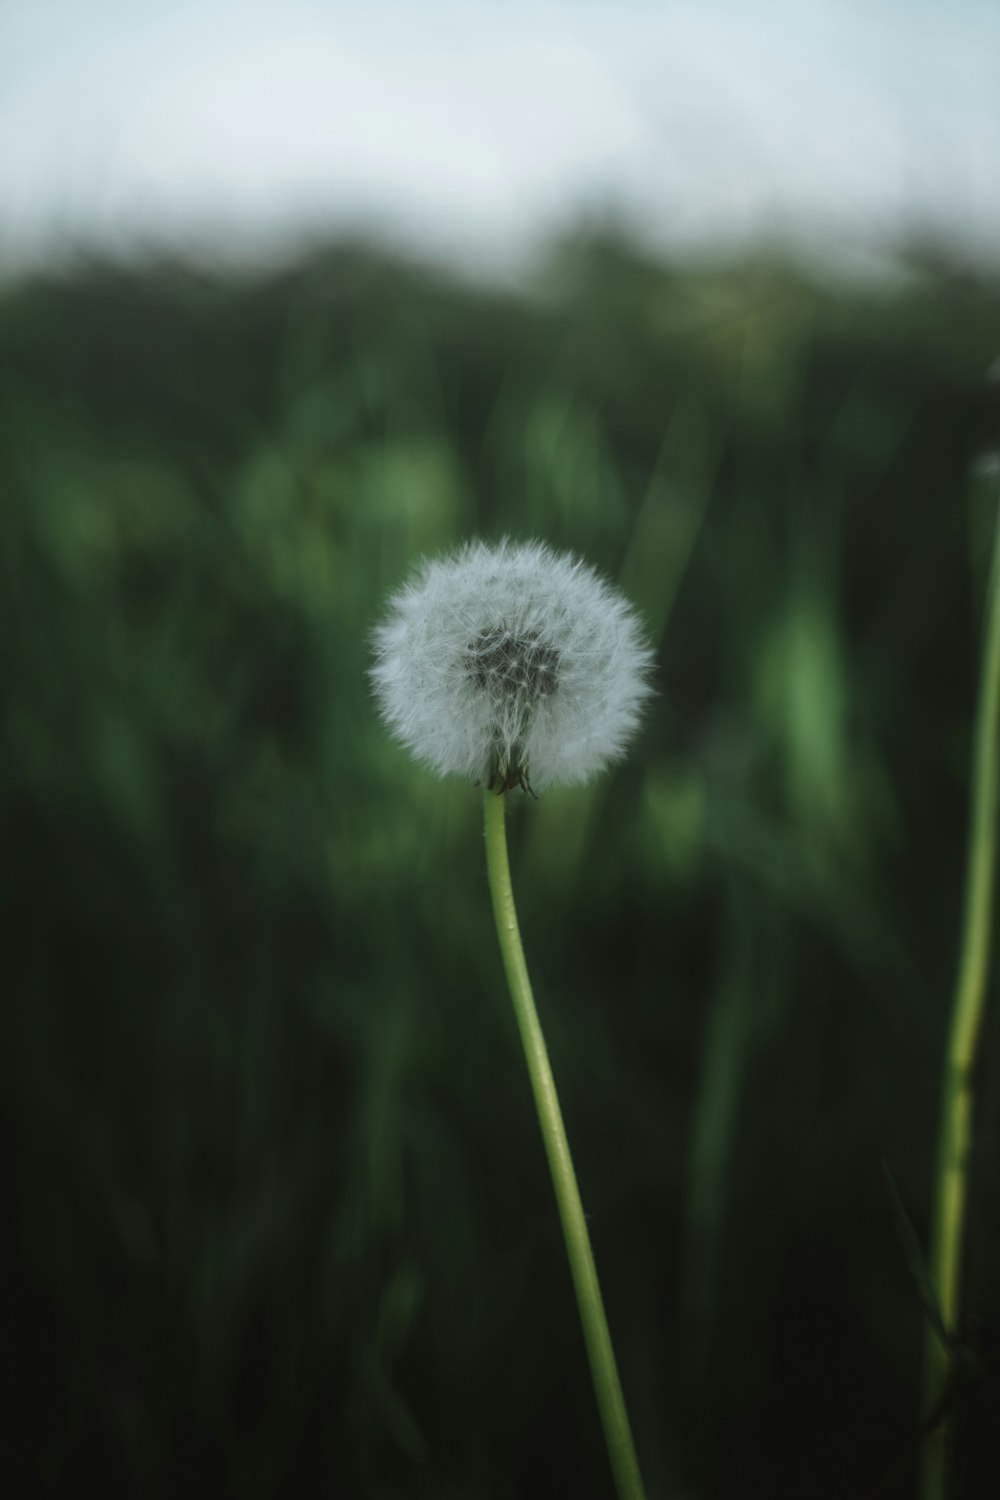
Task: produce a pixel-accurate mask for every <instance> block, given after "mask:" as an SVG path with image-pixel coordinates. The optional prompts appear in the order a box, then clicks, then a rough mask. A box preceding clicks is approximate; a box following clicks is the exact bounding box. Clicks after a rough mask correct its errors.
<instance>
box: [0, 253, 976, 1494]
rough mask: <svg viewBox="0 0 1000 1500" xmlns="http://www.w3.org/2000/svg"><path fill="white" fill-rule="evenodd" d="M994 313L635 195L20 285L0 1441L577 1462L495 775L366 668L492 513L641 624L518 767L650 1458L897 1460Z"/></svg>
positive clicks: (86, 1450)
mask: <svg viewBox="0 0 1000 1500" xmlns="http://www.w3.org/2000/svg"><path fill="white" fill-rule="evenodd" d="M998 350H1000V286H998V285H997V284H996V283H995V282H991V281H990V280H989V279H988V278H979V279H977V278H975V277H972V276H971V275H969V274H968V273H967V272H963V271H961V270H960V269H959V268H956V267H949V266H948V265H947V264H946V263H941V264H937V265H929V264H924V263H922V262H920V261H919V260H918V259H916V258H914V259H913V260H912V261H911V263H910V264H909V265H908V266H905V267H904V268H903V269H902V270H901V272H900V274H899V276H898V277H897V278H896V279H894V280H892V281H888V282H886V283H884V284H881V285H879V286H860V285H852V284H847V283H844V284H838V283H834V282H832V281H831V280H830V279H829V278H826V279H824V278H822V277H820V276H819V275H818V274H815V273H813V274H810V273H809V272H808V270H804V269H803V268H801V267H796V266H794V265H791V264H789V263H785V262H782V261H781V260H780V259H778V258H774V257H771V258H768V257H764V256H761V257H760V258H758V259H748V260H746V261H743V262H739V263H734V264H730V265H722V264H720V265H718V266H715V267H709V266H705V265H698V264H692V265H661V264H657V263H654V262H652V261H650V260H649V259H648V258H645V257H644V256H643V255H642V254H640V253H639V251H637V250H636V249H635V247H633V246H630V245H629V244H627V243H624V242H620V241H617V240H615V239H613V238H609V239H608V240H606V241H595V242H593V243H588V244H587V245H581V244H577V245H573V244H567V245H565V246H563V247H561V248H559V249H558V250H556V251H554V252H553V254H552V256H551V258H550V260H549V262H548V264H547V266H546V268H545V271H544V274H540V275H539V277H538V278H537V280H536V281H535V282H534V283H532V284H531V285H530V286H529V287H527V288H525V289H523V290H520V291H513V290H510V289H503V288H497V287H489V286H485V285H476V284H475V283H473V282H470V281H465V282H461V281H458V280H456V279H453V278H449V277H448V276H447V275H445V274H444V273H443V272H439V271H435V270H433V269H430V268H427V267H425V266H417V265H413V264H410V263H407V262H405V261H403V260H401V259H398V258H393V257H392V256H390V255H389V254H387V253H386V252H384V251H382V250H379V249H377V248H376V247H372V246H365V245H342V246H339V247H334V248H332V249H330V250H329V251H324V252H323V253H318V254H316V255H315V256H313V257H312V258H310V259H307V260H303V261H302V262H301V263H300V264H298V265H295V266H291V267H288V268H286V269H283V270H282V271H280V272H274V273H270V274H264V273H260V274H255V275H250V274H245V275H243V276H242V277H228V278H227V277H224V276H222V275H218V276H211V275H208V274H204V273H196V272H195V271H194V270H192V269H191V268H184V267H180V266H175V265H166V264H162V265H153V264H150V265H146V266H144V267H131V268H129V267H121V266H118V267H112V266H106V265H92V266H89V267H88V266H78V267H76V268H75V269H73V270H72V271H70V272H67V273H64V274H60V275H56V274H50V275H42V274H39V275H37V276H36V277H34V278H33V279H30V280H27V281H24V282H22V283H21V284H19V285H16V286H11V287H8V288H7V289H6V290H5V291H4V292H3V294H2V296H0V424H2V433H3V441H2V445H0V494H2V501H0V570H2V572H0V589H2V595H0V598H2V603H0V610H2V630H0V673H2V677H0V682H2V726H3V737H2V745H0V755H2V759H0V809H2V819H3V830H4V852H5V858H4V860H3V862H2V865H0V869H2V875H0V879H2V896H3V911H4V917H5V928H6V939H5V943H4V955H3V971H2V972H3V992H4V998H3V1003H2V1007H0V1025H2V1034H0V1082H2V1108H3V1118H4V1145H3V1162H4V1176H5V1185H6V1191H5V1194H4V1204H5V1223H4V1227H3V1234H2V1238H0V1245H2V1248H0V1256H2V1262H3V1267H4V1283H3V1284H4V1286H5V1288H6V1290H7V1304H8V1317H7V1320H6V1323H7V1327H6V1333H5V1338H4V1342H5V1346H6V1351H5V1352H6V1399H5V1402H4V1428H5V1431H4V1447H3V1453H4V1459H3V1462H4V1464H5V1467H6V1469H7V1471H8V1476H9V1480H10V1484H11V1493H24V1494H28V1493H41V1494H62V1493H76V1492H78V1490H79V1484H80V1480H81V1475H84V1474H86V1475H87V1476H88V1477H90V1478H92V1479H93V1480H94V1481H96V1482H97V1483H99V1485H100V1487H101V1489H102V1491H103V1492H104V1493H107V1494H115V1493H123V1494H135V1495H141V1496H147V1495H148V1496H158V1495H170V1494H174V1493H177V1492H178V1490H179V1489H180V1488H182V1487H183V1488H184V1490H185V1492H189V1493H201V1492H205V1493H213V1494H215V1495H234V1496H248V1497H255V1496H265V1495H272V1494H285V1493H291V1492H293V1491H294V1490H296V1489H299V1490H306V1491H307V1492H310V1493H324V1494H330V1495H337V1496H339V1495H344V1496H350V1497H355V1496H358V1497H361V1496H377V1497H386V1500H388V1497H396V1496H398V1497H404V1496H405V1497H412V1496H433V1497H437V1496H442V1497H447V1496H455V1497H459V1496H461V1497H463V1500H469V1497H474V1496H481V1497H483V1500H503V1497H506V1496H509V1497H514V1496H517V1497H522V1496H523V1497H530V1496H533V1495H536V1494H537V1495H542V1494H552V1493H564V1494H572V1495H574V1496H579V1497H581V1500H586V1497H595V1500H596V1497H603V1496H606V1495H607V1494H608V1493H609V1485H610V1478H609V1475H608V1473H607V1470H606V1467H605V1463H606V1461H605V1458H604V1455H603V1451H602V1446H601V1441H600V1435H599V1432H598V1431H597V1424H596V1422H595V1413H594V1410H593V1405H592V1403H593V1397H592V1394H591V1392H590V1389H589V1385H588V1377H587V1373H586V1367H585V1361H584V1358H583V1350H582V1344H581V1340H580V1335H579V1332H578V1329H577V1326H576V1321H575V1318H576V1315H575V1309H574V1306H573V1302H572V1293H571V1289H570V1285H569V1278H568V1274H567V1271H566V1267H565V1265H564V1263H563V1252H562V1247H561V1242H560V1238H559V1232H558V1227H557V1222H556V1218H555V1213H554V1209H553V1205H552V1202H551V1194H550V1188H549V1184H548V1181H547V1178H546V1170H545V1163H544V1158H543V1155H542V1152H541V1148H540V1143H539V1141H538V1140H537V1133H536V1127H535V1123H534V1119H533V1115H532V1106H531V1100H530V1096H529V1092H528V1088H527V1081H526V1079H525V1077H524V1073H523V1065H522V1063H521V1060H520V1058H519V1056H518V1052H517V1042H516V1036H515V1033H514V1028H513V1022H512V1017H511V1016H510V1015H509V1014H508V1010H509V1007H508V1003H507V1001H506V998H505V993H504V989H503V982H502V977H501V973H500V966H499V959H498V955H497V952H496V946H495V937H494V935H493V933H492V931H491V926H490V917H489V909H488V900H487V894H486V887H485V876H484V873H483V864H482V851H481V848H480V835H479V811H480V809H479V800H478V796H477V794H476V793H475V791H474V790H473V789H471V788H468V787H465V786H463V785H461V784H458V783H449V784H445V783H438V782H436V781H435V780H433V779H432V778H431V777H430V776H429V775H427V774H425V773H424V772H423V771H422V770H420V768H418V767H416V766H414V765H413V764H411V763H410V761H409V760H408V758H407V757H406V756H405V754H404V753H402V752H401V751H399V750H398V749H397V748H396V747H395V746H394V745H393V744H391V743H390V742H389V741H388V740H387V739H386V737H385V736H384V734H383V732H382V731H381V729H380V728H379V726H378V724H377V722H376V720H375V717H374V714H373V711H372V707H371V703H370V700H369V695H368V692H367V689H366V682H365V671H366V666H367V663H368V651H369V641H368V633H369V631H370V627H371V625H372V623H373V622H374V620H375V619H376V617H377V615H378V613H379V611H380V609H381V607H382V602H383V599H384V596H385V594H386V591H387V590H388V589H390V588H391V587H394V586H395V585H396V584H397V583H398V582H399V581H400V579H401V578H402V577H403V576H404V575H405V572H406V571H407V569H408V567H409V566H410V564H411V563H412V562H413V561H414V560H415V559H416V558H417V557H418V556H419V555H421V554H423V553H425V552H428V551H433V550H438V549H444V548H446V547H448V546H450V545H452V544H454V543H456V542H458V541H459V540H462V539H464V538H466V537H469V536H472V535H486V536H494V537H495V536H500V535H503V534H509V535H514V536H542V537H545V538H546V539H548V540H549V541H551V542H552V543H553V544H554V545H556V546H557V547H567V548H571V549H573V550H574V551H577V552H579V553H581V554H582V555H584V556H585V557H586V558H587V559H588V560H589V561H590V562H592V563H593V564H595V565H596V566H598V567H599V568H600V569H602V570H603V571H605V572H606V573H608V574H609V575H611V576H613V577H615V578H617V579H619V580H620V581H621V583H622V585H623V586H624V587H625V588H626V589H627V590H628V592H629V593H630V594H631V596H632V597H633V598H634V599H635V600H636V602H637V603H638V604H639V605H640V607H641V609H642V611H643V613H644V615H645V617H646V619H647V621H648V623H649V627H650V631H651V634H652V636H653V638H654V639H655V641H656V643H657V646H658V676H657V688H658V697H657V699H656V701H655V703H654V706H653V708H652V710H651V712H650V713H649V716H648V720H647V724H646V727H645V730H644V733H643V735H642V737H641V740H640V742H639V745H638V747H637V749H636V751H635V752H634V753H633V754H632V755H631V756H630V758H629V760H628V761H627V762H626V763H625V764H624V765H623V766H622V768H621V769H620V770H619V771H617V772H616V773H615V774H613V775H611V776H609V777H607V778H605V779H603V780H602V781H601V782H599V783H597V784H596V785H595V786H594V787H592V788H588V789H586V790H584V791H582V792H581V791H575V792H570V791H566V792H553V793H551V794H549V795H547V796H546V797H544V798H543V799H542V800H541V801H540V802H539V803H537V804H535V803H529V802H525V803H524V805H522V806H518V807H517V808H516V812H515V815H514V817H513V819H512V827H511V837H512V858H513V863H514V876H515V882H516V886H517V891H518V898H519V904H520V907H521V910H522V921H523V925H524V933H525V942H526V946H527V949H528V954H529V961H530V962H531V963H532V967H533V972H534V975H535V980H536V988H537V991H538V995H539V1002H540V1007H541V1009H542V1012H543V1017H544V1021H545V1024H546V1028H547V1031H548V1034H549V1044H550V1049H551V1052H552V1056H553V1063H554V1067H555V1070H556V1074H557V1077H558V1079H559V1082H560V1087H561V1089H562V1090H563V1092H564V1103H565V1108H566V1114H567V1121H568V1127H569V1131H570V1135H571V1139H572V1141H573V1144H574V1151H575V1154H576V1158H577V1166H578V1171H579V1173H580V1178H581V1186H582V1191H583V1197H584V1203H585V1206H586V1208H587V1209H588V1212H589V1214H590V1228H591V1234H592V1236H593V1240H594V1247H595V1253H596V1257H597V1261H598V1265H599V1267H600V1270H601V1275H602V1280H603V1283H604V1288H605V1295H606V1298H607V1302H608V1310H609V1317H610V1321H611V1325H612V1330H613V1333H614V1336H615V1339H616V1344H617V1347H618V1354H619V1362H620V1366H621V1372H622V1378H623V1383H624V1386H625V1390H626V1395H627V1398H628V1400H629V1405H630V1409H631V1412H632V1417H633V1424H634V1427H635V1435H636V1441H637V1446H638V1448H639V1452H640V1457H641V1459H642V1462H643V1466H644V1469H645V1471H646V1474H647V1480H648V1483H649V1488H650V1493H651V1496H652V1495H667V1494H672V1493H676V1494H681V1493H688V1494H692V1495H695V1494H696V1495H704V1496H725V1495H729V1494H733V1493H747V1492H748V1491H749V1492H750V1493H755V1492H760V1493H767V1494H769V1495H772V1496H781V1495H789V1496H791V1495H795V1496H800V1495H803V1494H808V1495H810V1496H816V1497H822V1496H827V1495H829V1496H846V1495H865V1494H868V1493H871V1494H876V1493H883V1494H886V1495H895V1494H899V1495H905V1494H909V1493H910V1490H911V1480H912V1474H913V1472H914V1466H915V1458H916V1444H917V1441H918V1400H919V1380H918V1360H919V1351H920V1347H921V1334H922V1329H921V1310H920V1305H919V1300H918V1297H917V1294H916V1291H915V1289H914V1287H913V1286H912V1285H911V1283H910V1281H909V1279H908V1272H907V1270H906V1265H905V1259H904V1257H903V1254H902V1252H901V1250H900V1248H899V1246H898V1244H897V1242H896V1240H895V1238H894V1234H893V1226H892V1213H891V1208H890V1205H889V1203H888V1200H887V1197H886V1193H885V1187H884V1181H883V1177H882V1168H881V1162H882V1159H883V1158H885V1159H886V1160H887V1161H888V1162H889V1164H890V1167H891V1169H892V1172H893V1175H894V1178H895V1180H896V1182H897V1184H898V1185H899V1189H900V1193H901V1196H902V1198H903V1201H904V1203H905V1204H906V1206H907V1209H908V1211H909V1212H910V1213H911V1215H912V1217H913V1219H914V1222H915V1224H916V1225H917V1227H918V1230H919V1231H921V1232H923V1231H924V1229H925V1227H926V1215H927V1208H928V1200H929V1191H930V1183H931V1169H932V1166H931V1164H932V1146H933V1130H934V1124H935V1120H936V1109H937V1087H938V1079H939V1056H940V1049H941V1046H942V1039H943V1034H944V1026H945V1019H946V1011H947V1003H948V995H949V991H950V984H951V978H952V969H953V965H954V960H955V949H956V942H957V932H958V921H959V911H960V900H961V883H962V873H963V847H964V837H965V818H966V796H967V790H968V769H967V768H968V761H969V753H970V733H971V723H972V713H973V707H974V704H973V697H974V691H975V682H976V659H977V649H978V632H979V625H980V616H981V607H982V598H983V592H984V589H983V583H984V579H983V574H984V569H985V567H986V564H987V559H988V555H989V540H990V533H991V527H992V524H993V519H994V515H995V511H996V505H997V498H998V496H997V484H996V481H995V479H991V478H990V477H989V476H988V475H987V474H985V473H980V474H979V477H977V471H976V461H977V458H978V456H979V455H981V454H982V453H983V452H984V451H985V450H987V449H990V448H991V447H995V446H996V444H997V442H998V426H1000V401H998V393H997V389H996V387H995V386H994V387H990V386H988V385H987V383H986V381H985V374H986V371H987V368H988V367H989V365H990V364H991V362H992V361H993V360H994V359H995V358H996V356H997V353H998ZM993 989H994V996H995V990H996V986H995V984H994V986H993ZM994 1009H995V1007H994ZM996 1034H997V1033H996V1026H995V1024H994V1026H993V1031H992V1035H993V1039H994V1043H995V1038H996ZM994 1051H995V1047H994ZM984 1087H985V1090H986V1097H985V1103H984V1112H983V1119H982V1124H981V1129H980V1138H979V1144H978V1157H977V1167H976V1173H975V1179H974V1194H975V1199H974V1220H973V1226H972V1236H973V1242H972V1247H971V1250H970V1280H969V1302H970V1330H971V1331H972V1333H973V1335H974V1337H975V1338H976V1340H977V1341H978V1343H979V1344H980V1345H981V1346H982V1347H983V1348H984V1349H985V1348H988V1347H989V1340H990V1338H991V1337H993V1336H994V1334H995V1330H996V1327H997V1311H998V1309H997V1292H996V1289H995V1286H994V1278H992V1276H991V1275H990V1274H989V1267H990V1263H991V1256H992V1255H995V1250H996V1245H997V1231H998V1227H1000V1223H998V1219H1000V1195H998V1192H997V1188H996V1185H995V1181H994V1175H993V1174H992V1173H991V1170H990V1163H991V1161H992V1160H994V1159H995V1156H994V1153H995V1151H996V1149H997V1144H998V1117H997V1116H998V1108H1000V1106H998V1104H997V1096H998V1090H997V1089H996V1079H995V1078H994V1077H993V1076H992V1073H991V1071H990V1069H989V1068H987V1072H986V1075H985V1077H984ZM989 1399H990V1398H989V1396H988V1394H987V1395H984V1394H983V1393H982V1392H978V1393H977V1392H973V1393H972V1396H971V1398H970V1400H969V1401H968V1402H967V1403H966V1405H965V1408H964V1415H963V1433H964V1441H963V1453H964V1454H965V1459H964V1463H965V1482H966V1484H967V1486H968V1488H967V1491H966V1492H967V1493H969V1494H976V1493H982V1490H981V1489H977V1488H976V1486H977V1485H978V1484H981V1483H982V1481H983V1476H984V1475H986V1474H988V1473H991V1472H995V1466H996V1462H997V1454H996V1450H995V1446H994V1447H992V1448H991V1446H990V1445H991V1442H993V1439H991V1437H990V1425H991V1419H990V1417H989V1411H990V1408H989V1405H988V1402H989ZM984 1410H985V1412H986V1416H985V1417H984V1415H983V1413H984ZM879 1486H882V1488H881V1490H880V1488H879Z"/></svg>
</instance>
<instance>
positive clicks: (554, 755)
mask: <svg viewBox="0 0 1000 1500" xmlns="http://www.w3.org/2000/svg"><path fill="white" fill-rule="evenodd" d="M375 654H376V662H375V666H374V668H373V670H372V681H373V684H374V687H375V693H376V697H377V699H378V703H379V708H380V710H381V713H382V717H383V719H384V721H385V723H386V725H387V727H388V728H389V729H390V731H391V732H392V733H393V734H394V735H395V736H396V737H397V739H399V740H400V741H401V742H402V743H403V744H404V745H406V746H407V747H408V748H409V749H410V750H412V751H413V753H414V754H415V755H416V756H417V757H418V759H420V760H422V761H424V762H425V763H426V764H427V765H429V766H430V767H431V768H432V769H433V770H435V771H437V772H438V773H439V774H441V775H458V776H466V777H468V778H469V779H470V780H473V781H479V782H484V783H487V784H490V785H499V786H500V787H501V788H502V789H504V790H506V789H509V788H510V787H512V786H515V785H522V786H523V785H525V784H526V783H527V782H528V778H529V777H530V779H531V783H533V784H534V785H535V786H537V787H538V788H539V789H541V788H543V787H546V786H550V785H552V784H553V783H557V782H565V783H573V782H583V781H587V780H589V779H590V777H592V776H593V775H595V774H596V773H597V772H598V771H600V770H602V769H603V768H604V767H605V766H606V765H608V764H609V763H610V762H611V761H613V760H616V759H617V758H618V757H619V756H620V755H621V754H622V753H623V751H624V750H625V747H626V745H627V743H628V741H629V739H630V738H631V736H632V734H633V733H634V731H635V729H636V726H637V724H638V722H639V717H640V713H641V709H642V705H643V702H644V700H645V699H646V698H647V697H648V696H649V693H650V687H649V681H648V677H649V668H650V660H651V653H650V651H649V649H648V647H647V646H646V644H645V642H644V640H643V637H642V633H641V630H640V626H639V622H638V620H637V618H636V615H635V613H634V611H633V610H632V608H631V607H630V605H629V604H628V603H627V602H626V601H625V599H623V598H622V597H621V595H620V594H618V593H617V592H616V591H615V590H614V589H613V588H612V587H611V586H610V585H609V584H607V583H605V582H604V581H603V580H602V579H601V578H600V577H598V575H597V574H596V573H595V572H594V571H593V569H591V568H589V567H587V565H586V564H585V563H583V562H581V561H579V559H577V558H575V557H573V556H571V555H569V554H566V553H556V552H554V551H552V549H551V548H549V547H547V546H545V545H544V544H543V543H540V542H528V543H511V542H506V541H505V542H501V543H500V544H499V545H497V546H493V547H491V546H487V545H486V544H485V543H482V542H473V543H471V544H469V545H468V546H466V547H463V548H462V549H461V550H460V551H459V552H457V553H455V554H454V555H452V556H451V557H445V558H438V559H434V560H431V561H428V562H425V563H424V564H423V565H422V566H421V567H420V568H419V569H418V571H417V573H416V575H415V577H414V578H413V579H412V581H411V582H409V583H408V584H406V585H404V587H403V588H402V589H401V590H400V591H399V592H398V593H397V594H396V595H394V597H393V598H392V600H391V602H390V605H389V611H388V615H387V618H386V619H385V621H384V623H383V624H381V625H380V626H379V627H378V629H377V630H376V632H375Z"/></svg>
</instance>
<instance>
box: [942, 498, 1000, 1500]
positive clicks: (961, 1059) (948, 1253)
mask: <svg viewBox="0 0 1000 1500" xmlns="http://www.w3.org/2000/svg"><path fill="white" fill-rule="evenodd" d="M998 778H1000V524H998V526H997V533H996V540H995V543H994V553H993V566H992V571H991V574H990V588H989V602H988V617H987V622H986V639H985V641H984V645H983V664H982V678H981V681H980V687H979V706H978V712H977V722H976V747H975V762H974V767H973V785H972V809H971V817H970V829H969V856H968V859H969V863H968V871H967V876H966V881H967V884H966V893H965V919H964V931H963V936H962V950H961V959H960V963H959V969H958V979H957V982H956V986H955V999H954V1004H953V1008H952V1018H951V1032H950V1036H949V1040H948V1052H947V1057H946V1061H945V1070H944V1082H943V1088H942V1099H941V1124H940V1128H939V1132H938V1161H937V1182H936V1191H935V1200H934V1212H933V1220H932V1228H931V1264H930V1270H931V1280H932V1284H933V1285H934V1286H935V1287H936V1288H937V1293H938V1297H939V1300H940V1305H941V1318H942V1322H943V1324H944V1328H945V1330H946V1331H947V1333H948V1334H949V1335H950V1336H951V1337H952V1339H953V1338H954V1336H955V1335H956V1334H957V1332H958V1328H959V1321H960V1312H961V1289H962V1248H963V1241H964V1235H965V1218H966V1208H967V1202H968V1191H969V1165H970V1160H971V1156H972V1123H973V1107H974V1104H975V1083H976V1078H975V1074H976V1060H977V1056H978V1052H979V1042H980V1038H981V1036H982V1029H983V1016H984V1012H985V1008H986V981H987V975H988V972H989V962H990V939H991V936H992V920H991V918H992V911H993V886H994V872H995V868H996V838H997V827H996V824H997V786H998ZM952 1359H953V1355H952V1350H951V1348H950V1347H948V1346H946V1345H944V1344H942V1342H941V1340H940V1339H939V1338H938V1337H937V1335H936V1334H935V1333H934V1332H933V1330H929V1331H928V1335H927V1349H926V1356H925V1379H926V1389H925V1396H926V1401H927V1410H928V1411H933V1410H934V1408H935V1407H937V1406H938V1404H939V1403H940V1401H941V1399H942V1396H943V1395H944V1392H945V1390H946V1388H947V1385H948V1381H949V1377H950V1375H951V1373H952V1370H951V1366H952ZM949 1447H950V1432H949V1425H948V1423H947V1422H945V1423H942V1424H941V1425H940V1426H939V1427H938V1429H937V1430H936V1431H935V1433H933V1434H932V1436H931V1437H930V1438H929V1439H928V1441H927V1444H926V1446H925V1449H924V1468H923V1495H924V1500H943V1497H944V1496H945V1495H946V1494H947V1491H948V1482H949Z"/></svg>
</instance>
